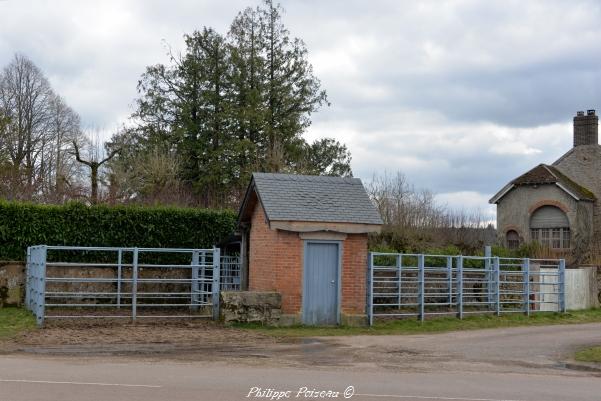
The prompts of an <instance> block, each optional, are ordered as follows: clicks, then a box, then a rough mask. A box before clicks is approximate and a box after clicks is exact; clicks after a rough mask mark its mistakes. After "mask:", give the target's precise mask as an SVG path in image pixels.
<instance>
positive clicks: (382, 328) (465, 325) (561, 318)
mask: <svg viewBox="0 0 601 401" xmlns="http://www.w3.org/2000/svg"><path fill="white" fill-rule="evenodd" d="M594 322H601V309H589V310H583V311H572V312H568V313H565V314H560V313H556V312H538V313H533V314H532V315H531V316H530V317H527V316H525V315H522V314H509V315H503V316H500V317H497V316H491V315H483V316H469V317H466V318H464V319H463V320H459V319H457V318H455V317H441V318H434V319H431V320H426V321H425V322H423V323H421V322H419V321H416V320H413V319H411V320H389V321H376V322H375V323H374V326H373V327H351V326H338V327H315V326H300V325H299V326H291V327H271V326H262V325H257V324H237V325H235V327H238V328H242V329H248V330H256V331H258V332H261V333H264V334H268V335H271V336H274V337H315V336H347V335H360V334H367V335H387V334H424V333H444V332H449V331H458V330H477V329H492V328H499V327H518V326H544V325H553V324H577V323H594Z"/></svg>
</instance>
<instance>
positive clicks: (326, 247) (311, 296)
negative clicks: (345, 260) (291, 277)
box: [303, 241, 340, 324]
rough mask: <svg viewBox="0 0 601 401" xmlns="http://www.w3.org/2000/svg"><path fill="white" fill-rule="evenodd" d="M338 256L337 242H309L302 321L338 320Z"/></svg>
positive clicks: (322, 322)
mask: <svg viewBox="0 0 601 401" xmlns="http://www.w3.org/2000/svg"><path fill="white" fill-rule="evenodd" d="M339 259H340V245H339V244H338V243H335V242H310V241H308V242H306V244H305V267H304V288H303V323H305V324H337V323H338V292H339V290H338V276H339V274H338V273H339V272H338V267H339Z"/></svg>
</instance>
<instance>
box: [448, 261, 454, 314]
mask: <svg viewBox="0 0 601 401" xmlns="http://www.w3.org/2000/svg"><path fill="white" fill-rule="evenodd" d="M447 284H448V285H449V308H451V307H452V306H453V257H452V256H447Z"/></svg>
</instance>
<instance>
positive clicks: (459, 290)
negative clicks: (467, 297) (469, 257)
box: [457, 255, 463, 319]
mask: <svg viewBox="0 0 601 401" xmlns="http://www.w3.org/2000/svg"><path fill="white" fill-rule="evenodd" d="M457 317H458V318H459V319H463V256H461V255H460V256H458V257H457Z"/></svg>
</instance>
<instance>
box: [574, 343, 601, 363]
mask: <svg viewBox="0 0 601 401" xmlns="http://www.w3.org/2000/svg"><path fill="white" fill-rule="evenodd" d="M575 358H576V360H577V361H581V362H596V363H601V346H599V347H592V348H587V349H583V350H581V351H578V352H576V355H575Z"/></svg>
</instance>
